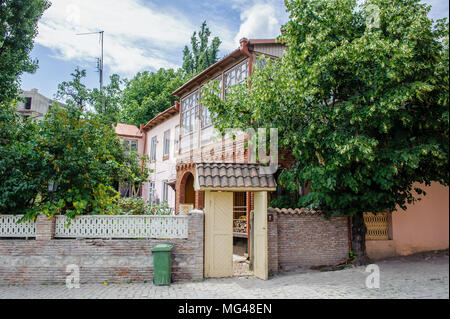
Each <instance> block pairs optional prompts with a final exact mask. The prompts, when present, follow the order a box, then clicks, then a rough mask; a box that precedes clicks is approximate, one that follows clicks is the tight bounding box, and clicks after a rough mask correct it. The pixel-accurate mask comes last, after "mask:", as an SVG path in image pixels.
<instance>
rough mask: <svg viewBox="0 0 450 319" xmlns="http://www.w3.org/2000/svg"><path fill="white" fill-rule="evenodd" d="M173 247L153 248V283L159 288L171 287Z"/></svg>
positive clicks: (163, 245) (165, 245)
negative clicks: (171, 255) (171, 254)
mask: <svg viewBox="0 0 450 319" xmlns="http://www.w3.org/2000/svg"><path fill="white" fill-rule="evenodd" d="M172 248H173V245H170V244H159V245H156V246H153V248H152V254H153V283H154V284H155V285H157V286H168V285H170V264H171V263H170V253H171V251H172Z"/></svg>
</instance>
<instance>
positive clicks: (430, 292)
mask: <svg viewBox="0 0 450 319" xmlns="http://www.w3.org/2000/svg"><path fill="white" fill-rule="evenodd" d="M377 265H378V266H379V268H380V275H381V276H380V277H381V279H380V288H379V289H368V288H366V286H365V281H366V277H367V276H368V275H369V273H368V272H365V267H354V268H348V269H345V270H339V271H328V272H319V271H313V270H304V271H298V272H297V273H289V274H283V275H278V276H275V277H272V278H271V279H270V280H268V281H262V280H259V279H256V278H253V277H235V278H224V279H208V280H205V281H203V282H189V283H181V284H172V285H171V286H170V287H157V286H154V285H152V284H151V283H146V284H134V283H131V284H109V285H102V284H82V285H81V287H80V288H79V289H68V288H66V287H65V285H14V286H0V299H5V298H94V299H97V298H183V299H193V298H220V299H228V298H240V299H242V298H358V299H360V298H363V299H364V298H449V257H448V251H447V252H444V253H439V254H433V253H429V254H427V255H416V256H410V257H403V258H394V259H388V260H384V261H381V262H378V263H377Z"/></svg>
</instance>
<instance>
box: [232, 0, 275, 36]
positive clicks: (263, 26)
mask: <svg viewBox="0 0 450 319" xmlns="http://www.w3.org/2000/svg"><path fill="white" fill-rule="evenodd" d="M283 15H284V12H282V11H281V10H280V6H277V5H276V4H275V2H254V3H253V4H252V6H250V7H248V8H246V9H244V10H243V11H242V12H241V21H242V23H241V26H240V28H239V32H238V34H237V35H236V36H235V38H234V41H235V42H237V43H239V39H241V38H242V37H246V38H249V39H251V38H253V39H270V38H275V37H277V36H278V35H279V34H280V27H281V25H282V23H284V21H282V18H283Z"/></svg>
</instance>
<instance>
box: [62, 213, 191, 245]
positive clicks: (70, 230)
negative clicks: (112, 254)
mask: <svg viewBox="0 0 450 319" xmlns="http://www.w3.org/2000/svg"><path fill="white" fill-rule="evenodd" d="M67 226H68V227H67ZM187 237H188V219H187V216H173V215H169V216H153V215H150V216H148V215H145V216H133V215H130V216H126V215H119V216H108V215H96V216H93V215H92V216H89V215H88V216H78V217H77V218H75V220H72V222H71V223H70V224H69V225H68V224H67V218H66V217H65V216H57V217H56V225H55V238H170V239H174V238H187Z"/></svg>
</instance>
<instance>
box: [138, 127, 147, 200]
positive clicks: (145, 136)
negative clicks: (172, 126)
mask: <svg viewBox="0 0 450 319" xmlns="http://www.w3.org/2000/svg"><path fill="white" fill-rule="evenodd" d="M139 130H140V131H141V133H144V150H143V154H142V155H144V156H145V152H146V149H147V130H145V129H144V124H141V125H140V128H139ZM144 164H145V163H144V160H142V172H143V171H144ZM143 186H144V185H141V187H140V188H141V189H140V191H139V196H140V197H141V198H142V188H143Z"/></svg>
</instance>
